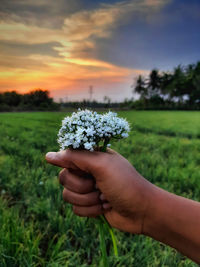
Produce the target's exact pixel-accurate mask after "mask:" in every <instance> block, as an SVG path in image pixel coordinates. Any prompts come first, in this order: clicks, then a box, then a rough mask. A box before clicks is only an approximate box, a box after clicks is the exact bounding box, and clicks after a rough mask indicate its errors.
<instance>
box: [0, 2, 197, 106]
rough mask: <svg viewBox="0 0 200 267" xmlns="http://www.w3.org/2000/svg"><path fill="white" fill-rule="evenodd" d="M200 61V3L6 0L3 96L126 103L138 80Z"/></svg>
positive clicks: (1, 37)
mask: <svg viewBox="0 0 200 267" xmlns="http://www.w3.org/2000/svg"><path fill="white" fill-rule="evenodd" d="M198 60H200V1H199V0H125V1H118V0H110V1H108V0H107V1H106V0H105V1H100V0H92V1H91V0H57V1H55V0H15V1H13V0H1V5H0V92H4V91H13V90H15V91H18V92H19V93H26V92H29V91H30V90H33V89H36V88H42V89H46V90H49V91H50V95H51V96H52V97H53V98H54V99H55V100H56V101H60V99H62V100H63V101H66V100H67V101H74V100H82V99H89V97H90V95H89V87H90V86H93V94H92V99H96V100H98V101H102V100H103V98H104V96H108V97H110V98H111V99H112V100H113V101H122V100H124V99H125V98H130V97H136V95H134V94H133V92H132V88H131V85H132V84H134V82H135V80H136V78H137V76H138V75H139V74H141V75H144V76H145V75H148V73H149V71H151V70H152V69H153V68H157V69H159V70H160V71H170V70H172V69H173V68H174V67H175V66H177V65H179V64H182V65H186V64H190V63H195V62H197V61H198Z"/></svg>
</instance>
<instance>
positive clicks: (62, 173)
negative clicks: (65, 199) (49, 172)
mask: <svg viewBox="0 0 200 267" xmlns="http://www.w3.org/2000/svg"><path fill="white" fill-rule="evenodd" d="M67 174H68V171H67V169H63V170H61V171H60V173H59V183H60V184H61V185H63V186H64V184H65V183H66V180H67Z"/></svg>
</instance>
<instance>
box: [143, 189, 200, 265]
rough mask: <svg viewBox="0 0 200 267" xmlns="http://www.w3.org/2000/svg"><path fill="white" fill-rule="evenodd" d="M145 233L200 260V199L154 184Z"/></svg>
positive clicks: (198, 261) (145, 222) (199, 261)
mask: <svg viewBox="0 0 200 267" xmlns="http://www.w3.org/2000/svg"><path fill="white" fill-rule="evenodd" d="M153 191H154V192H153V193H152V196H151V201H150V204H149V208H148V212H147V214H146V217H145V221H144V229H143V231H144V234H145V235H148V236H150V237H152V238H154V239H156V240H158V241H161V242H163V243H165V244H167V245H170V246H171V247H174V248H176V249H177V250H178V251H180V252H181V253H182V254H184V255H185V256H187V257H189V258H191V259H192V260H194V261H196V262H197V263H200V203H198V202H195V201H192V200H189V199H186V198H183V197H180V196H177V195H174V194H171V193H169V192H167V191H164V190H162V189H160V188H158V187H154V190H153Z"/></svg>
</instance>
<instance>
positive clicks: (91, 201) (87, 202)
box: [63, 188, 101, 206]
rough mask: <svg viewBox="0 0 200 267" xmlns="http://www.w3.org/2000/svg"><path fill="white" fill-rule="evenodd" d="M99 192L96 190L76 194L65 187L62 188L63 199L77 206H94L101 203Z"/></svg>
mask: <svg viewBox="0 0 200 267" xmlns="http://www.w3.org/2000/svg"><path fill="white" fill-rule="evenodd" d="M99 194H100V193H99V192H98V191H94V192H91V193H87V194H78V193H75V192H72V191H70V190H68V189H66V188H65V189H64V190H63V199H64V201H66V202H69V203H71V204H73V205H77V206H94V205H98V204H99V205H100V204H101V200H100V198H99Z"/></svg>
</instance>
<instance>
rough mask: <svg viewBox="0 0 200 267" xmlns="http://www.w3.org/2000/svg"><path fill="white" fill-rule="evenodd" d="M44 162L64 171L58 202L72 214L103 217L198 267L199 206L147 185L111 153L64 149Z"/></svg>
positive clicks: (126, 164)
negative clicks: (64, 205)
mask: <svg viewBox="0 0 200 267" xmlns="http://www.w3.org/2000/svg"><path fill="white" fill-rule="evenodd" d="M46 159H47V161H48V162H49V163H51V164H54V165H57V166H60V167H63V168H64V169H63V170H62V171H61V173H60V182H61V183H62V184H63V186H64V191H63V198H64V200H65V201H67V202H69V203H71V204H72V205H73V210H74V213H75V214H77V215H79V216H89V217H95V216H98V215H100V214H102V213H104V215H105V217H106V218H107V220H108V222H109V223H110V225H111V226H113V227H116V228H118V229H120V230H122V231H127V232H131V233H135V234H144V235H147V236H150V237H152V238H154V239H156V240H158V241H161V242H163V243H165V244H167V245H169V246H171V247H173V248H176V249H177V250H178V251H180V252H181V253H182V254H184V255H186V256H188V257H189V258H191V259H192V260H194V261H196V262H197V263H200V203H198V202H195V201H192V200H189V199H186V198H183V197H180V196H177V195H174V194H171V193H169V192H167V191H165V190H162V189H161V188H159V187H156V186H155V185H153V184H151V183H150V182H148V181H147V180H146V179H145V178H144V177H142V176H141V175H140V174H139V173H138V172H137V171H136V170H135V169H134V167H133V166H132V165H131V164H130V163H129V162H128V161H127V160H126V159H125V158H123V157H122V156H121V155H120V154H118V153H116V152H115V151H113V150H109V151H108V153H102V152H87V151H70V150H67V151H62V152H58V153H55V152H53V153H48V154H47V156H46ZM85 174H86V175H85ZM88 174H89V175H92V176H93V177H94V179H95V180H92V179H89V178H86V177H85V176H87V175H88ZM95 184H96V185H97V187H98V188H99V189H100V191H99V190H96V189H95Z"/></svg>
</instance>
